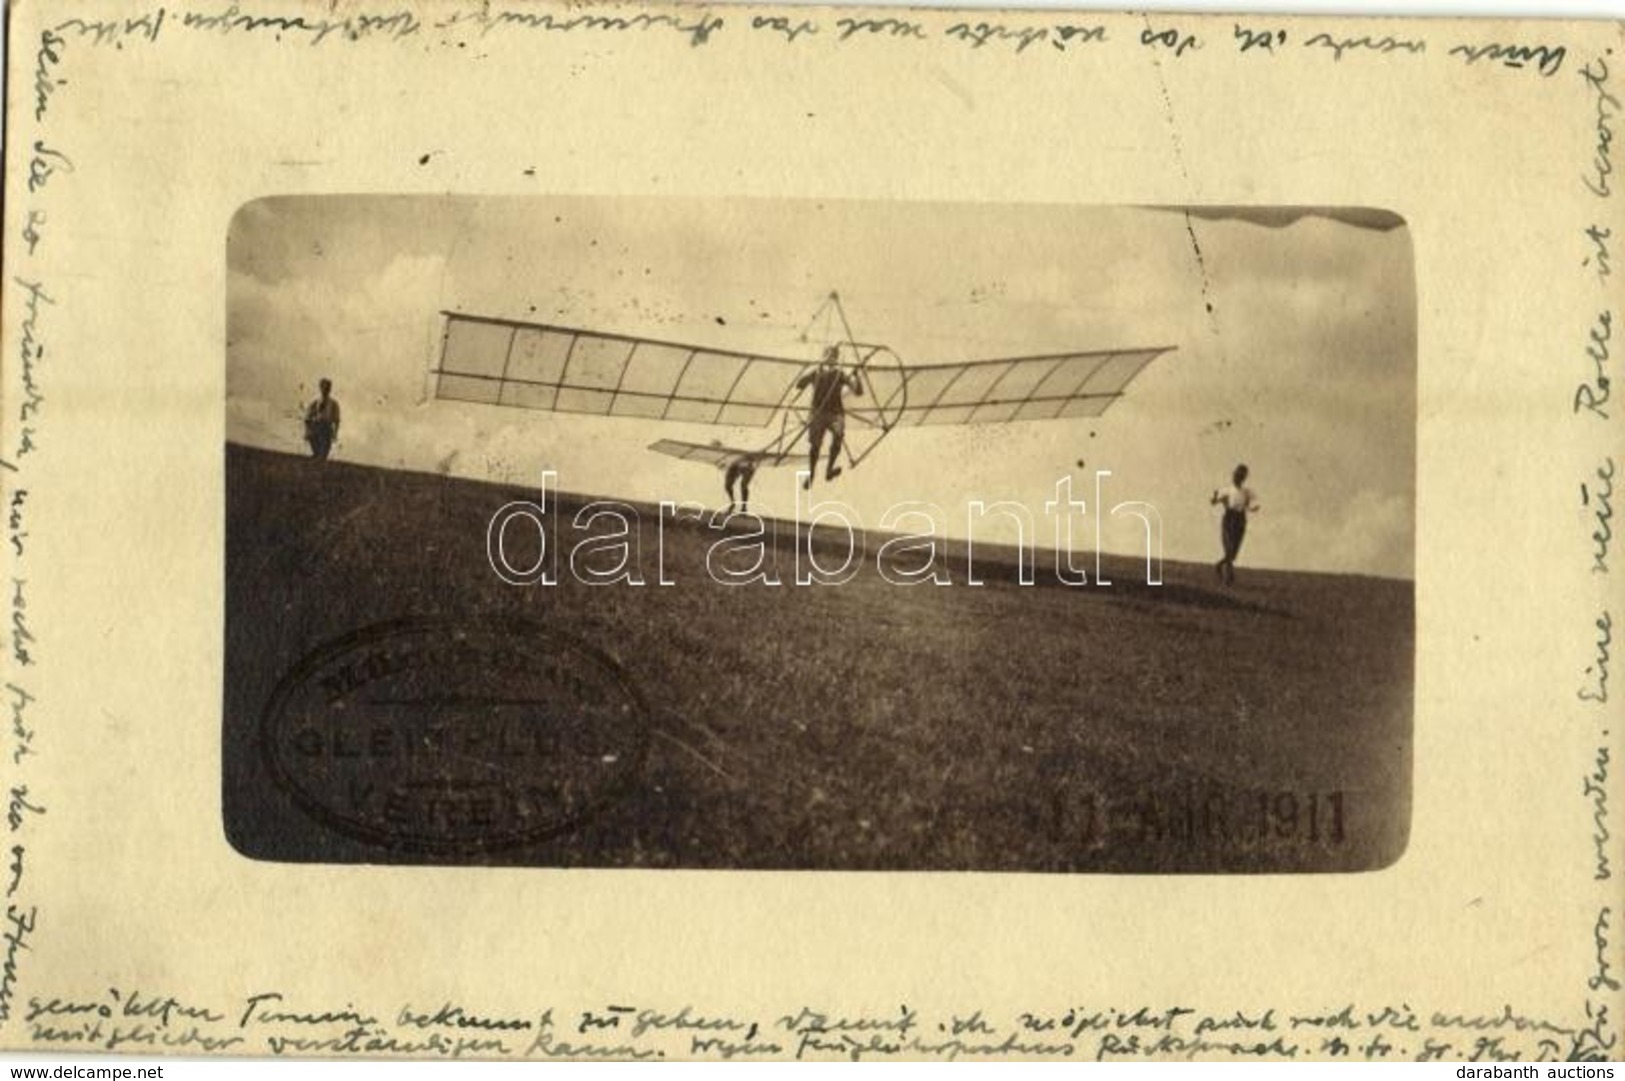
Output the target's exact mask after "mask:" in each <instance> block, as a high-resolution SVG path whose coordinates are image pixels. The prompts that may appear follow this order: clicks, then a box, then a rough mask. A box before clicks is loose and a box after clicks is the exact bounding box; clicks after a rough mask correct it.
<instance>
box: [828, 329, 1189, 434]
mask: <svg viewBox="0 0 1625 1081" xmlns="http://www.w3.org/2000/svg"><path fill="white" fill-rule="evenodd" d="M1171 349H1172V347H1171V346H1164V347H1160V348H1151V349H1125V350H1111V351H1102V352H1088V353H1055V354H1049V355H1046V356H1034V357H1010V358H1006V359H1002V360H973V361H963V362H960V363H956V364H927V365H920V366H917V367H915V366H910V367H906V368H898V367H876V368H872V369H871V370H870V371H869V372H868V373H867V375H868V380H869V385H870V387H871V390H872V394H871V397H870V398H869V399H868V400H864V399H858V400H856V401H850V400H849V401H848V404H847V413H848V414H849V415H851V416H853V417H856V418H858V419H860V420H862V421H864V422H866V423H870V424H874V425H876V426H877V427H883V428H886V429H888V430H889V429H891V428H893V427H897V426H909V425H924V424H998V423H1004V422H1008V421H1018V420H1067V419H1072V418H1078V417H1097V416H1099V415H1100V414H1101V413H1104V412H1105V411H1106V408H1107V407H1108V406H1110V405H1111V404H1112V402H1114V401H1116V400H1117V399H1118V398H1120V397H1122V396H1123V391H1124V389H1125V388H1127V386H1128V384H1129V383H1130V382H1131V381H1132V380H1133V379H1134V377H1135V376H1136V375H1139V374H1140V372H1141V370H1142V369H1144V368H1145V366H1146V365H1147V364H1150V363H1151V361H1152V360H1154V359H1156V358H1157V357H1158V356H1160V355H1161V354H1163V353H1166V352H1169V351H1171Z"/></svg>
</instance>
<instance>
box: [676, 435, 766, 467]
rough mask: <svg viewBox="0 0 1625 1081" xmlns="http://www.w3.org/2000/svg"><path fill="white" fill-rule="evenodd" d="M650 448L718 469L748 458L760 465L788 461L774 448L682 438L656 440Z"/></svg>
mask: <svg viewBox="0 0 1625 1081" xmlns="http://www.w3.org/2000/svg"><path fill="white" fill-rule="evenodd" d="M649 449H650V450H652V451H657V452H659V453H661V454H666V455H670V456H671V457H673V458H677V459H680V460H682V461H685V462H707V463H709V464H711V465H714V466H716V467H717V468H718V469H722V468H725V467H727V466H730V465H732V464H733V463H735V462H738V461H743V460H745V459H747V458H748V459H754V460H755V461H756V464H757V465H759V466H775V465H782V464H784V462H785V461H786V456H785V455H784V454H780V453H777V452H776V451H775V450H773V449H772V448H769V449H768V450H766V451H763V450H746V449H744V448H743V447H725V446H723V445H722V444H720V443H689V442H686V441H684V440H682V439H660V440H656V441H655V442H653V443H650V444H649Z"/></svg>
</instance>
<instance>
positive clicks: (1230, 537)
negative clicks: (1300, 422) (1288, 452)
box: [1208, 465, 1259, 585]
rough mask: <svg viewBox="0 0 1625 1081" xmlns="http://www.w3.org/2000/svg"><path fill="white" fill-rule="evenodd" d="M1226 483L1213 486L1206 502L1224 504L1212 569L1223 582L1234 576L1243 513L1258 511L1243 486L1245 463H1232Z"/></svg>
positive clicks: (1244, 518)
mask: <svg viewBox="0 0 1625 1081" xmlns="http://www.w3.org/2000/svg"><path fill="white" fill-rule="evenodd" d="M1230 480H1231V485H1230V487H1228V488H1226V489H1224V490H1223V491H1220V490H1219V489H1217V488H1215V489H1214V490H1213V495H1212V496H1211V497H1210V498H1209V499H1208V503H1209V505H1216V504H1221V503H1222V504H1223V505H1224V520H1223V521H1222V522H1221V523H1220V524H1219V540H1220V542H1221V543H1223V545H1224V558H1223V559H1221V560H1219V562H1217V563H1216V564H1214V565H1213V573H1214V574H1217V575H1218V576H1219V577H1220V578H1223V579H1224V582H1225V585H1230V584H1232V583H1233V582H1235V580H1236V556H1238V555H1240V554H1241V539H1242V538H1243V537H1245V536H1246V535H1247V515H1249V514H1256V513H1257V512H1258V509H1259V507H1258V501H1257V499H1255V498H1254V497H1253V490H1252V489H1251V488H1249V487H1247V467H1246V466H1245V465H1238V466H1236V471H1235V472H1234V473H1232V474H1231V475H1230Z"/></svg>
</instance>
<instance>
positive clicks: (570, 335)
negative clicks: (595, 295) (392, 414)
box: [434, 312, 807, 427]
mask: <svg viewBox="0 0 1625 1081" xmlns="http://www.w3.org/2000/svg"><path fill="white" fill-rule="evenodd" d="M441 314H443V315H444V316H445V317H446V329H445V336H444V338H443V339H442V341H441V348H440V365H439V367H437V368H435V369H434V375H435V377H436V380H435V397H437V398H443V399H448V400H452V401H461V402H478V403H481V404H484V405H506V406H514V407H517V408H520V409H537V410H543V411H546V412H555V413H587V414H591V415H593V416H605V417H642V418H644V419H647V420H672V421H681V422H684V423H689V424H725V425H734V426H745V427H750V426H761V425H766V424H768V423H770V422H771V421H772V420H773V418H774V416H775V415H776V414H777V413H778V412H779V410H780V409H781V408H782V407H783V406H784V404H785V402H786V401H787V400H788V399H789V398H790V396H791V393H792V391H793V390H794V387H795V380H796V377H797V375H798V374H799V373H800V372H801V371H803V370H805V369H806V367H807V362H806V361H800V360H789V359H786V358H783V357H772V356H765V355H762V354H757V353H739V352H732V351H729V350H726V349H711V348H708V347H705V346H694V345H682V344H680V343H677V342H664V341H657V340H654V339H650V338H633V337H626V336H622V335H616V334H600V333H598V332H596V331H590V330H574V329H571V328H568V327H554V326H547V325H544V324H540V323H522V322H516V321H512V320H506V319H491V318H486V317H484V316H475V315H465V314H461V313H457V312H442V313H441Z"/></svg>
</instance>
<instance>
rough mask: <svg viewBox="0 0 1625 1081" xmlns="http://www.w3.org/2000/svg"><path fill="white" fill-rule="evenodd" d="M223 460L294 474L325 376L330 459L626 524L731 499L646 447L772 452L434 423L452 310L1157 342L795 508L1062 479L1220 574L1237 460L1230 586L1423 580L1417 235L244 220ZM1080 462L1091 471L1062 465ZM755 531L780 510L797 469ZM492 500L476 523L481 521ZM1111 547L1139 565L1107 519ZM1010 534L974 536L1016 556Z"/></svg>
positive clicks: (482, 219)
mask: <svg viewBox="0 0 1625 1081" xmlns="http://www.w3.org/2000/svg"><path fill="white" fill-rule="evenodd" d="M227 260H228V271H229V273H228V287H227V297H226V308H227V356H226V365H227V401H226V410H227V438H228V439H229V440H231V441H233V442H238V443H243V444H247V445H251V446H258V447H265V448H270V449H275V450H283V451H288V452H292V453H300V452H303V451H304V449H305V448H304V446H303V444H302V427H301V425H300V422H299V417H300V415H301V407H302V403H303V402H307V401H309V400H310V399H311V398H313V397H314V396H315V393H316V391H315V385H316V381H317V380H318V379H319V378H321V377H323V376H327V377H329V378H331V379H332V380H333V381H334V384H335V387H334V396H335V397H336V398H338V400H339V401H340V403H341V405H342V406H343V409H344V424H343V429H342V431H341V433H340V442H339V445H338V447H337V448H336V450H335V457H338V458H341V459H344V460H349V461H355V462H361V463H365V464H371V465H378V466H386V467H390V468H400V469H409V470H417V471H423V472H445V473H449V474H451V475H455V476H462V477H471V478H477V479H490V480H500V481H504V482H508V483H518V484H537V483H539V478H540V475H541V472H542V471H543V470H544V469H551V470H554V471H555V472H556V473H557V474H558V476H559V481H558V484H559V487H561V488H563V489H565V490H568V491H572V492H580V493H592V494H595V495H599V496H603V497H606V498H624V499H628V500H634V501H638V502H657V501H661V500H671V501H676V502H682V501H685V500H692V501H696V502H699V503H702V504H704V505H707V506H716V505H718V504H719V503H723V502H725V498H724V497H722V484H721V478H720V475H719V474H718V472H717V471H716V470H715V469H714V468H712V467H710V466H708V465H704V464H701V463H694V462H679V461H676V460H673V459H669V458H666V457H664V456H662V455H658V454H654V453H652V452H649V451H647V450H646V449H645V448H646V447H647V445H648V444H649V443H651V442H653V441H654V440H656V439H659V438H663V437H670V438H675V439H687V440H692V441H696V442H705V443H708V442H711V441H712V440H722V441H723V442H725V443H727V444H729V445H733V446H745V447H749V446H760V445H763V444H765V443H766V442H767V441H768V439H769V438H770V435H771V433H769V432H768V431H767V430H765V429H760V428H756V429H749V428H747V429H738V428H717V427H709V426H698V425H686V424H672V423H659V422H651V421H646V420H635V419H629V418H609V417H588V416H575V415H565V414H554V413H542V412H535V411H527V410H521V409H515V408H509V407H499V406H486V405H475V404H469V403H460V402H450V401H440V400H436V399H434V398H433V396H432V392H433V386H434V379H433V376H432V375H431V374H430V373H431V370H432V369H433V368H434V367H435V366H436V364H437V363H438V359H439V349H440V341H441V335H442V332H443V330H444V318H443V316H442V315H441V314H440V313H441V312H442V311H443V310H451V311H460V312H465V313H469V314H477V315H485V316H492V317H498V318H506V319H517V320H527V321H528V320H535V321H538V322H546V323H550V324H554V325H560V326H567V327H574V328H581V329H589V330H597V331H603V332H607V333H615V334H623V335H629V336H634V337H639V336H646V337H651V338H657V339H662V340H673V341H679V342H684V343H689V344H693V345H697V346H707V347H712V348H721V349H730V350H737V351H761V352H763V353H767V354H771V355H776V356H785V357H792V358H798V359H800V358H805V359H808V360H812V359H814V358H816V356H817V354H818V353H819V352H820V350H821V347H822V344H823V335H824V334H825V329H824V324H823V323H822V322H815V318H814V317H815V315H816V314H817V313H818V311H819V310H820V308H821V306H822V305H823V303H824V300H825V298H826V297H827V296H828V295H829V293H830V292H831V291H832V290H833V291H838V292H839V293H840V296H841V299H842V304H843V307H844V309H845V311H846V313H847V316H848V317H849V319H850V321H851V324H852V330H853V333H854V335H855V336H856V337H857V338H858V339H859V340H862V341H868V342H883V343H885V344H886V345H888V346H889V347H890V348H891V349H892V350H893V351H894V352H896V353H897V354H898V356H899V357H900V358H901V359H902V362H903V364H904V365H905V366H906V365H908V364H910V363H913V364H929V363H947V362H952V361H962V360H976V359H987V358H997V357H1009V356H1024V355H1033V354H1044V353H1056V352H1069V351H1076V350H1094V349H1130V348H1142V347H1150V346H1172V347H1174V348H1173V351H1172V352H1169V353H1166V354H1164V355H1163V356H1161V357H1159V358H1158V359H1157V360H1155V361H1153V362H1152V363H1151V365H1150V366H1149V367H1147V368H1146V369H1145V370H1144V371H1143V372H1142V373H1141V374H1140V375H1139V377H1138V378H1137V379H1136V380H1135V381H1134V382H1133V383H1131V384H1130V385H1129V387H1128V390H1127V393H1126V395H1125V396H1124V397H1123V398H1122V399H1121V400H1119V401H1117V402H1116V403H1114V404H1113V405H1112V406H1111V407H1110V408H1109V409H1108V410H1107V411H1106V412H1105V413H1104V415H1102V416H1100V417H1098V418H1093V419H1083V420H1068V421H1034V422H1026V423H1017V424H1003V425H980V426H960V427H930V428H908V429H903V428H900V429H898V430H896V431H894V432H892V433H891V434H890V435H889V436H888V437H887V439H886V441H885V442H884V443H883V444H882V445H881V447H880V448H879V449H878V450H877V451H876V452H875V453H874V455H873V456H871V457H870V458H868V459H867V460H865V461H864V463H863V464H862V466H861V467H860V468H858V469H856V470H852V471H849V472H848V473H847V474H846V475H845V476H843V477H841V478H840V479H839V480H838V481H837V482H836V483H835V484H834V485H833V486H829V487H824V486H822V485H820V486H818V487H817V488H815V490H814V492H813V497H814V498H818V499H827V498H835V499H839V500H841V501H843V502H844V503H846V504H847V505H848V506H849V507H850V508H851V512H852V513H854V514H855V515H856V516H857V517H859V518H861V519H862V520H863V522H864V524H866V525H868V526H871V527H873V526H876V525H878V524H879V521H880V518H881V516H882V514H883V513H884V512H885V510H886V509H887V508H889V507H892V506H894V505H896V504H899V503H902V502H905V501H906V502H923V503H928V504H933V505H935V506H936V507H938V508H940V509H941V511H942V516H941V522H942V524H941V526H940V528H941V530H942V531H943V532H944V533H946V534H949V535H953V536H961V537H962V536H964V535H965V534H966V532H967V529H969V528H970V526H969V504H970V503H971V502H973V501H977V500H980V501H983V502H986V503H993V502H996V501H1013V502H1016V503H1019V504H1021V505H1023V506H1025V507H1027V508H1028V509H1029V511H1030V512H1031V514H1032V516H1033V520H1034V525H1035V528H1036V531H1037V533H1038V537H1037V540H1038V541H1039V543H1040V544H1042V545H1044V546H1050V545H1051V544H1052V543H1053V539H1054V533H1053V520H1052V519H1051V518H1050V517H1049V516H1048V515H1047V513H1046V511H1045V508H1044V504H1045V502H1046V501H1048V500H1052V499H1054V498H1055V491H1056V484H1057V482H1058V481H1059V480H1061V479H1062V478H1063V477H1068V476H1070V477H1072V478H1073V485H1074V488H1073V494H1074V496H1075V497H1081V498H1084V499H1086V501H1087V502H1088V504H1089V509H1088V511H1087V512H1086V515H1085V516H1084V517H1083V518H1081V519H1079V520H1078V522H1079V524H1078V526H1077V527H1076V532H1075V534H1074V542H1073V543H1074V547H1075V548H1079V549H1080V550H1093V548H1094V547H1095V544H1096V541H1095V536H1094V532H1093V530H1094V527H1095V521H1096V519H1095V516H1096V507H1095V502H1096V501H1095V484H1096V476H1097V474H1098V473H1099V472H1101V471H1106V470H1109V471H1110V475H1109V476H1107V477H1105V478H1104V479H1103V480H1102V481H1101V482H1100V483H1101V485H1102V494H1103V496H1104V499H1103V502H1104V503H1105V505H1106V506H1107V507H1110V506H1113V505H1116V504H1118V503H1120V502H1125V501H1137V502H1146V503H1150V504H1151V505H1153V506H1154V507H1156V508H1157V511H1158V514H1159V515H1160V517H1161V523H1162V549H1163V555H1164V556H1165V557H1166V558H1169V559H1186V560H1195V561H1207V562H1211V561H1213V560H1214V559H1217V558H1218V555H1219V551H1218V545H1219V541H1218V522H1217V518H1216V514H1217V512H1216V511H1215V510H1214V509H1213V508H1212V507H1210V506H1209V502H1208V497H1209V494H1210V493H1211V492H1212V490H1213V489H1214V488H1215V487H1219V486H1221V485H1223V484H1226V483H1228V479H1229V476H1230V472H1231V470H1232V469H1233V468H1234V466H1235V465H1236V464H1237V463H1239V462H1246V463H1247V465H1248V466H1249V468H1250V470H1251V478H1250V480H1249V486H1250V487H1252V488H1253V489H1254V491H1255V493H1256V496H1257V499H1258V502H1259V504H1260V506H1261V508H1262V510H1261V511H1260V513H1259V514H1258V515H1256V516H1255V517H1254V519H1253V520H1252V522H1251V523H1250V524H1249V527H1248V535H1247V539H1246V545H1245V547H1244V549H1243V552H1242V558H1241V564H1242V565H1243V566H1248V565H1251V566H1267V567H1277V568H1286V569H1297V570H1317V571H1335V572H1345V573H1360V574H1374V575H1383V576H1389V577H1401V578H1409V577H1411V576H1412V574H1413V567H1414V543H1413V534H1414V525H1415V458H1416V307H1415V284H1414V281H1415V279H1414V272H1413V267H1412V252H1411V241H1410V236H1409V232H1408V230H1407V229H1406V228H1405V226H1404V224H1403V223H1402V222H1401V221H1400V220H1399V219H1398V218H1396V217H1394V216H1393V215H1389V214H1386V213H1384V212H1381V211H1372V210H1369V209H1359V208H1349V209H1346V210H1345V209H1334V210H1307V209H1300V208H1259V209H1250V208H1222V207H1204V208H1191V209H1190V210H1186V209H1182V208H1133V207H1072V206H1031V205H988V204H974V205H972V204H927V203H905V202H897V201H890V202H862V203H857V202H853V203H849V202H838V201H832V202H828V203H817V202H810V201H799V200H796V201H791V200H742V199H734V200H685V199H628V198H590V199H589V198H506V197H505V198H479V197H405V196H388V197H379V196H311V197H290V198H273V199H265V200H259V201H256V202H253V203H249V204H247V205H245V206H244V207H242V208H241V209H240V210H239V211H238V213H237V214H236V216H235V217H234V219H233V221H232V224H231V227H230V232H229V236H228V240H227ZM1080 462H1081V463H1082V465H1081V466H1080V464H1079V463H1080ZM752 497H753V499H752V509H755V510H759V511H760V512H762V513H764V514H772V515H778V516H783V517H789V516H791V515H792V514H793V513H794V511H795V506H796V503H795V500H796V496H795V487H794V475H793V472H792V471H791V470H788V469H782V470H767V469H764V470H763V471H762V472H760V473H759V474H758V476H757V479H756V482H755V485H754V486H753V491H752ZM494 509H495V508H493V510H494ZM1103 522H1104V524H1103V525H1102V532H1101V539H1100V541H1099V547H1100V548H1101V549H1102V550H1103V551H1108V552H1127V553H1133V552H1135V551H1143V548H1144V540H1143V537H1144V527H1143V526H1141V525H1140V524H1139V523H1138V521H1137V520H1136V519H1132V518H1128V517H1124V516H1119V517H1118V518H1116V519H1112V518H1110V517H1108V518H1106V519H1104V520H1103ZM1002 526H1003V519H998V520H994V519H989V520H988V521H986V522H984V523H983V524H981V525H978V526H977V527H976V528H975V534H974V535H975V536H976V538H977V539H987V540H990V541H1008V540H1010V539H1013V538H1012V536H1011V535H1010V534H1009V531H1008V530H1007V529H1005V528H1001V527H1002Z"/></svg>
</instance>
